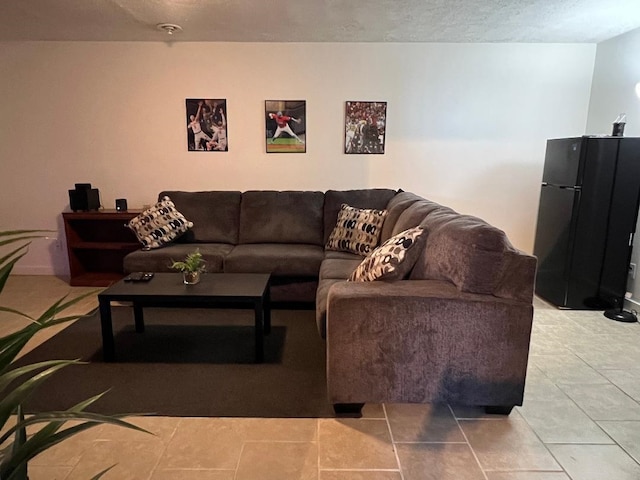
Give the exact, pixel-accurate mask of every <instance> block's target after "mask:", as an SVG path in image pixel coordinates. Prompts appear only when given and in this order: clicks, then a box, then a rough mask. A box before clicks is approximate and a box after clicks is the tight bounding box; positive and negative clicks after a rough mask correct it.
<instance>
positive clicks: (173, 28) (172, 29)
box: [156, 23, 182, 35]
mask: <svg viewBox="0 0 640 480" xmlns="http://www.w3.org/2000/svg"><path fill="white" fill-rule="evenodd" d="M156 28H157V29H158V30H161V31H163V32H166V33H167V35H173V34H174V33H179V32H181V31H182V27H181V26H180V25H176V24H175V23H159V24H158V25H156Z"/></svg>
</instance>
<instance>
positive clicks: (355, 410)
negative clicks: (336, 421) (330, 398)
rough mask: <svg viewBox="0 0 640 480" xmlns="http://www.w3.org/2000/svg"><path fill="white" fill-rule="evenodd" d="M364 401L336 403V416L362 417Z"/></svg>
mask: <svg viewBox="0 0 640 480" xmlns="http://www.w3.org/2000/svg"><path fill="white" fill-rule="evenodd" d="M362 407H364V403H334V404H333V411H334V412H336V417H349V418H360V417H362Z"/></svg>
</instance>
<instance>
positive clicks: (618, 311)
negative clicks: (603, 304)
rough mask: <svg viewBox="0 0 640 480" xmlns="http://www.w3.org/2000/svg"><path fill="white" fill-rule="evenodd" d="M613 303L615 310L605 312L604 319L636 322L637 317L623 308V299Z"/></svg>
mask: <svg viewBox="0 0 640 480" xmlns="http://www.w3.org/2000/svg"><path fill="white" fill-rule="evenodd" d="M615 303H616V304H617V308H612V309H610V310H605V311H604V316H605V317H607V318H610V319H611V320H616V321H617V322H626V323H633V322H637V321H638V317H637V316H636V314H635V313H633V312H629V311H628V310H625V309H624V308H623V307H624V298H621V299H616V301H615Z"/></svg>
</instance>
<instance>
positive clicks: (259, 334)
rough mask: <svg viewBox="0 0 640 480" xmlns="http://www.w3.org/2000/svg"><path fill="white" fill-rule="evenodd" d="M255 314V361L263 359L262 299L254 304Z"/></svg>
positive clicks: (259, 361)
mask: <svg viewBox="0 0 640 480" xmlns="http://www.w3.org/2000/svg"><path fill="white" fill-rule="evenodd" d="M255 315H256V363H262V362H263V361H264V323H263V322H264V306H263V302H262V301H258V302H256V304H255Z"/></svg>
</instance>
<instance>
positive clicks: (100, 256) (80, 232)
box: [62, 210, 141, 287]
mask: <svg viewBox="0 0 640 480" xmlns="http://www.w3.org/2000/svg"><path fill="white" fill-rule="evenodd" d="M140 212H141V210H128V211H126V212H118V211H116V210H99V211H92V212H63V214H62V218H63V219H64V232H65V235H66V238H67V255H68V257H69V273H70V275H71V277H70V279H69V284H70V285H72V286H86V287H107V286H109V285H110V284H112V283H113V282H116V281H118V280H120V279H121V278H123V277H124V272H123V270H122V260H123V259H124V257H125V255H127V254H128V253H130V252H133V251H134V250H137V249H139V248H140V247H141V245H140V242H138V239H137V238H136V236H135V235H134V233H133V232H132V231H131V230H130V229H129V227H127V225H126V224H127V222H129V220H131V219H132V218H134V217H135V216H137V215H138V214H139V213H140Z"/></svg>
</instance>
